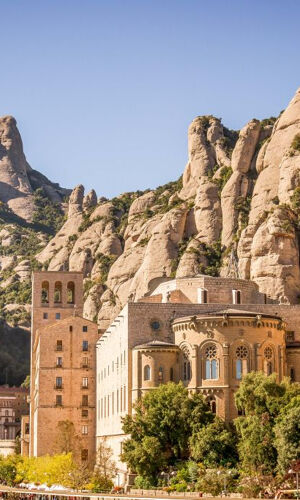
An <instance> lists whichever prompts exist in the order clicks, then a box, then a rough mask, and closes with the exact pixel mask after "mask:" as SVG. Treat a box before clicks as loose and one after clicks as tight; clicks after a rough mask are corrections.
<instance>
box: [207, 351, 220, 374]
mask: <svg viewBox="0 0 300 500" xmlns="http://www.w3.org/2000/svg"><path fill="white" fill-rule="evenodd" d="M218 371H219V363H218V359H217V346H216V345H215V344H211V345H209V346H208V347H207V348H206V349H205V378H206V379H207V380H216V379H218V378H219V373H218Z"/></svg>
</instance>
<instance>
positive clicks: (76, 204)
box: [68, 184, 84, 218]
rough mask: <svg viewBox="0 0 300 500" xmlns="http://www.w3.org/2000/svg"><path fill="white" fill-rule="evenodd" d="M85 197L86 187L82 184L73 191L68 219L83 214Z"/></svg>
mask: <svg viewBox="0 0 300 500" xmlns="http://www.w3.org/2000/svg"><path fill="white" fill-rule="evenodd" d="M83 196H84V187H83V185H82V184H79V185H78V186H76V188H74V189H73V191H72V194H71V196H70V200H69V211H68V217H69V218H70V217H72V216H73V215H77V214H81V213H82V208H83Z"/></svg>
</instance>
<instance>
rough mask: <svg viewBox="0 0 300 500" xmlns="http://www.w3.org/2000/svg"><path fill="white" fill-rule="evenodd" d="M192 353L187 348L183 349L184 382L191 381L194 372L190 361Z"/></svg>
mask: <svg viewBox="0 0 300 500" xmlns="http://www.w3.org/2000/svg"><path fill="white" fill-rule="evenodd" d="M189 357H190V352H189V350H188V348H187V347H185V348H184V349H183V380H191V378H192V370H191V362H190V360H189Z"/></svg>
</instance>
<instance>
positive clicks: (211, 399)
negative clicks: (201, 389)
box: [206, 396, 217, 413]
mask: <svg viewBox="0 0 300 500" xmlns="http://www.w3.org/2000/svg"><path fill="white" fill-rule="evenodd" d="M206 402H207V404H208V405H209V407H210V411H211V412H212V413H217V403H216V398H215V396H208V397H207V398H206Z"/></svg>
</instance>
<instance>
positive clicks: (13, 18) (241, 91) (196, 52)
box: [0, 0, 300, 197]
mask: <svg viewBox="0 0 300 500" xmlns="http://www.w3.org/2000/svg"><path fill="white" fill-rule="evenodd" d="M299 19H300V2H299V0H284V1H283V0H43V1H41V0H0V26H1V29H0V40H1V52H0V116H1V115H7V114H10V115H13V116H14V117H15V118H16V120H17V123H18V127H19V130H20V132H21V135H22V139H23V144H24V151H25V154H26V157H27V161H28V162H29V164H30V165H31V167H32V168H34V169H36V170H39V171H40V172H42V173H43V174H44V175H46V176H47V177H49V178H50V179H51V180H52V181H53V182H59V183H60V184H61V185H62V186H63V187H68V188H73V187H74V186H76V185H77V184H80V183H81V184H83V185H84V186H85V188H86V190H87V191H88V190H90V189H91V188H94V189H95V190H96V192H97V195H98V196H106V197H112V196H116V195H118V194H120V193H123V192H126V191H135V190H137V189H140V190H143V189H147V188H153V187H156V186H158V185H162V184H165V183H166V182H169V181H170V180H176V179H177V178H178V177H179V176H180V175H181V174H182V172H183V170H184V167H185V164H186V162H187V128H188V125H189V123H190V122H191V121H192V120H193V118H194V117H195V116H198V115H204V114H213V115H215V116H217V117H220V118H222V121H223V123H224V125H226V126H227V127H228V128H232V129H240V128H241V127H242V126H243V125H245V124H246V123H247V121H249V120H250V119H252V118H258V119H262V118H265V117H269V116H277V115H278V114H279V113H280V111H281V110H282V109H284V108H285V107H286V105H287V104H288V102H289V101H290V99H291V98H292V96H293V94H294V93H295V91H296V89H297V88H298V87H299V86H300V64H299V63H300V50H299V49H300V30H299Z"/></svg>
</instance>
